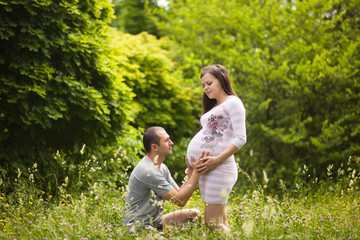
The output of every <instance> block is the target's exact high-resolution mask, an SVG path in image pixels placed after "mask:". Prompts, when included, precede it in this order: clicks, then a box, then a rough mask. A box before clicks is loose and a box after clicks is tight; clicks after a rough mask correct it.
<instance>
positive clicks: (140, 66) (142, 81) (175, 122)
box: [114, 32, 201, 141]
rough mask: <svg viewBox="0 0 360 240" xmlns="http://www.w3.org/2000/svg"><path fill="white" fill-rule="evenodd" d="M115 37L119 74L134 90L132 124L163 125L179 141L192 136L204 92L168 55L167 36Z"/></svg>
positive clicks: (142, 126)
mask: <svg viewBox="0 0 360 240" xmlns="http://www.w3.org/2000/svg"><path fill="white" fill-rule="evenodd" d="M114 40H115V43H114V45H116V50H115V54H116V55H117V56H118V59H117V60H116V62H117V63H118V67H119V72H120V76H121V78H123V79H124V80H125V83H126V84H127V86H128V87H130V88H131V89H132V91H133V92H134V94H135V97H134V99H133V108H132V111H131V115H130V116H129V117H131V120H130V122H131V125H133V126H135V127H136V128H138V127H140V128H143V129H144V128H147V127H149V126H152V125H161V126H163V127H164V128H165V129H166V130H167V131H168V132H169V134H170V135H171V137H172V138H173V140H177V141H180V140H181V138H183V137H188V136H191V134H192V132H193V130H194V129H196V128H197V127H198V123H197V122H196V115H197V114H196V110H195V109H196V108H195V107H194V106H196V104H198V103H199V102H200V98H201V94H200V93H199V92H197V91H196V89H195V90H194V89H192V88H190V87H188V86H186V84H185V83H184V81H183V77H182V74H181V72H179V71H178V70H177V66H176V65H175V63H174V62H173V61H172V60H171V59H170V58H169V56H170V55H171V45H170V44H169V41H168V39H157V38H156V37H155V36H153V35H150V34H148V33H141V34H139V35H130V34H123V33H120V32H119V33H117V35H116V37H114ZM194 96H195V97H194ZM196 96H198V97H196Z"/></svg>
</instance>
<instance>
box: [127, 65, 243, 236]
mask: <svg viewBox="0 0 360 240" xmlns="http://www.w3.org/2000/svg"><path fill="white" fill-rule="evenodd" d="M200 78H201V84H202V86H203V88H204V93H203V115H202V117H201V119H200V122H201V126H202V129H201V130H200V131H199V132H198V133H197V134H196V135H195V136H194V138H193V139H192V140H191V141H190V143H189V145H188V149H187V154H186V164H187V167H188V168H187V170H186V174H187V179H186V181H185V182H184V183H183V185H182V186H181V187H179V186H178V185H177V184H176V182H175V181H174V180H173V178H172V177H171V174H170V171H169V169H168V168H167V167H166V165H165V164H163V162H164V160H165V157H166V156H167V155H169V154H171V153H172V150H171V146H172V145H173V142H172V141H171V140H170V137H169V135H168V134H167V133H166V131H165V130H164V129H163V128H162V127H150V128H148V129H147V130H146V131H145V133H144V136H143V144H144V147H145V150H146V156H145V157H144V158H143V159H142V160H141V161H140V162H139V163H138V164H137V165H136V167H135V168H134V170H133V172H132V173H131V176H130V179H129V183H128V193H127V197H126V203H125V213H124V225H125V226H127V227H128V228H129V229H130V230H131V229H135V228H137V227H144V226H152V227H155V228H157V229H158V230H161V229H162V228H163V227H164V226H168V225H171V224H177V223H184V222H187V221H194V222H195V221H198V222H199V223H201V221H202V220H201V213H200V211H199V210H197V209H183V210H178V211H175V212H171V213H168V214H165V215H162V212H163V205H164V200H167V201H170V202H172V203H174V204H176V205H178V206H181V207H183V206H184V205H185V204H186V203H187V201H188V200H189V198H190V197H191V195H192V194H193V192H194V190H195V189H196V186H197V184H198V183H199V187H200V193H201V196H202V199H203V201H204V203H205V216H204V220H205V224H206V225H207V226H208V227H210V228H211V229H220V230H222V231H225V232H228V231H230V227H229V224H228V222H227V219H226V204H227V201H228V197H229V194H230V192H231V190H232V188H233V186H234V184H235V182H236V180H237V176H238V170H237V166H236V163H235V158H234V154H235V153H236V152H237V151H238V150H239V149H240V148H241V147H242V146H243V145H244V144H245V142H246V128H245V108H244V105H243V103H242V102H241V100H240V99H239V97H238V96H237V95H236V93H235V92H234V90H233V88H232V86H231V82H230V76H229V73H228V71H227V70H226V68H224V67H223V66H222V65H219V64H215V65H210V66H207V67H205V68H204V69H203V70H202V71H201V75H200Z"/></svg>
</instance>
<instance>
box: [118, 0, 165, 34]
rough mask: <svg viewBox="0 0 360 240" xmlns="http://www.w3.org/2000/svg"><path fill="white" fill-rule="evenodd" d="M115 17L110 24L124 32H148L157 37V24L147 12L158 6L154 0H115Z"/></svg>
mask: <svg viewBox="0 0 360 240" xmlns="http://www.w3.org/2000/svg"><path fill="white" fill-rule="evenodd" d="M113 4H114V12H115V13H114V14H115V18H114V19H113V21H112V22H111V26H113V27H116V28H117V29H119V30H120V31H122V32H124V33H130V34H139V33H141V32H148V33H149V34H152V35H155V36H157V37H159V31H158V29H157V26H156V24H155V22H154V20H153V19H152V16H151V15H150V14H149V11H151V10H152V9H155V8H158V5H157V1H154V0H145V1H143V0H115V1H113Z"/></svg>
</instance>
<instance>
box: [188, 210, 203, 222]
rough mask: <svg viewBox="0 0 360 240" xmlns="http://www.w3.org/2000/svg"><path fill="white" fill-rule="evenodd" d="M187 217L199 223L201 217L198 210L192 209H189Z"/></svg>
mask: <svg viewBox="0 0 360 240" xmlns="http://www.w3.org/2000/svg"><path fill="white" fill-rule="evenodd" d="M189 217H190V218H191V219H193V220H195V221H196V220H199V221H200V222H201V218H202V215H201V212H200V211H199V210H198V209H196V208H192V209H189Z"/></svg>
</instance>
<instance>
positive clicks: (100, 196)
mask: <svg viewBox="0 0 360 240" xmlns="http://www.w3.org/2000/svg"><path fill="white" fill-rule="evenodd" d="M118 154H119V153H117V154H116V156H117V157H118V156H121V157H120V159H117V160H116V159H115V160H113V161H108V162H107V163H106V165H105V166H104V162H97V161H96V159H92V160H91V161H90V160H88V161H84V166H82V167H80V169H82V171H83V172H82V173H81V174H80V175H79V176H78V177H77V178H75V179H74V178H69V177H68V178H65V179H62V180H58V182H59V186H58V192H57V196H52V195H50V194H46V193H44V192H42V191H39V190H38V188H37V182H36V179H37V177H36V174H37V171H36V164H35V165H33V166H32V167H31V168H29V169H28V171H29V173H30V174H27V175H26V176H29V177H24V176H25V175H24V174H22V173H21V171H20V170H19V172H18V175H17V177H16V179H1V180H0V183H1V185H0V190H1V193H0V229H1V232H0V238H1V239H359V238H360V208H359V203H360V197H359V193H360V191H359V177H360V175H359V169H356V168H355V167H358V162H356V161H352V160H351V159H349V161H347V162H346V163H344V164H343V165H342V167H341V168H339V169H336V170H335V169H333V168H332V167H331V166H329V167H328V168H327V169H326V170H325V171H327V173H328V179H326V180H322V181H319V180H317V179H316V176H313V177H312V178H308V179H306V180H307V181H304V179H301V176H300V175H299V178H297V179H296V180H295V182H294V185H293V186H285V184H284V183H283V181H281V180H279V181H278V182H279V189H280V190H281V194H276V195H275V194H271V192H272V191H271V190H269V189H267V190H266V191H264V186H263V185H260V184H254V181H253V179H252V178H251V177H250V176H249V175H248V174H247V173H245V172H244V171H242V170H241V169H240V173H241V174H243V175H245V176H246V177H247V179H248V181H249V183H244V184H248V186H249V189H248V191H247V192H246V194H238V193H237V192H236V191H233V192H232V193H231V195H230V199H229V204H228V220H229V223H230V225H231V229H232V232H231V233H230V234H225V233H222V232H212V231H210V230H209V229H208V228H207V227H205V226H198V225H196V224H185V225H179V226H170V227H166V228H164V230H163V231H161V232H158V231H156V230H155V229H147V230H143V231H142V232H133V233H131V232H129V230H128V229H127V228H126V227H124V226H122V214H123V210H124V202H125V196H124V188H123V187H119V185H117V184H116V182H117V183H119V182H118V181H115V180H114V179H113V178H111V179H112V180H113V181H105V180H106V179H102V178H101V177H106V175H105V176H102V175H101V174H103V173H104V171H110V170H111V171H114V172H116V174H118V175H119V176H121V179H123V178H124V177H125V171H124V166H122V163H121V158H122V157H124V156H123V155H121V154H120V155H118ZM58 157H59V156H58ZM357 161H358V159H357ZM108 164H110V166H108ZM106 166H107V167H106ZM354 166H355V167H354ZM100 168H101V169H100ZM305 169H306V166H305V167H304V169H301V171H303V172H304V170H305ZM121 173H122V174H123V175H122V174H121ZM265 176H266V175H264V177H265ZM304 176H305V175H304ZM306 176H308V175H306ZM266 177H267V176H266ZM89 179H92V180H91V183H92V184H91V187H89V188H88V189H87V191H83V192H76V193H74V192H73V191H71V189H69V186H76V184H78V183H79V182H81V181H85V180H86V181H89ZM101 179H102V180H101ZM100 180H101V181H100ZM10 181H13V182H15V184H16V190H15V191H14V192H12V193H11V194H7V195H5V194H4V191H3V189H4V188H5V187H6V184H8V183H9V182H10ZM71 181H73V182H71ZM258 182H259V181H258ZM251 183H253V184H251ZM274 192H275V191H274ZM276 192H277V191H276ZM186 208H198V209H200V210H201V211H202V212H203V211H204V205H203V203H202V200H201V196H200V193H199V191H198V190H196V192H195V193H194V195H193V196H192V198H191V199H190V200H189V202H188V203H187V205H186ZM177 209H179V208H178V207H176V206H175V205H172V204H170V203H166V205H165V211H164V213H167V212H171V211H175V210H177Z"/></svg>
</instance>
